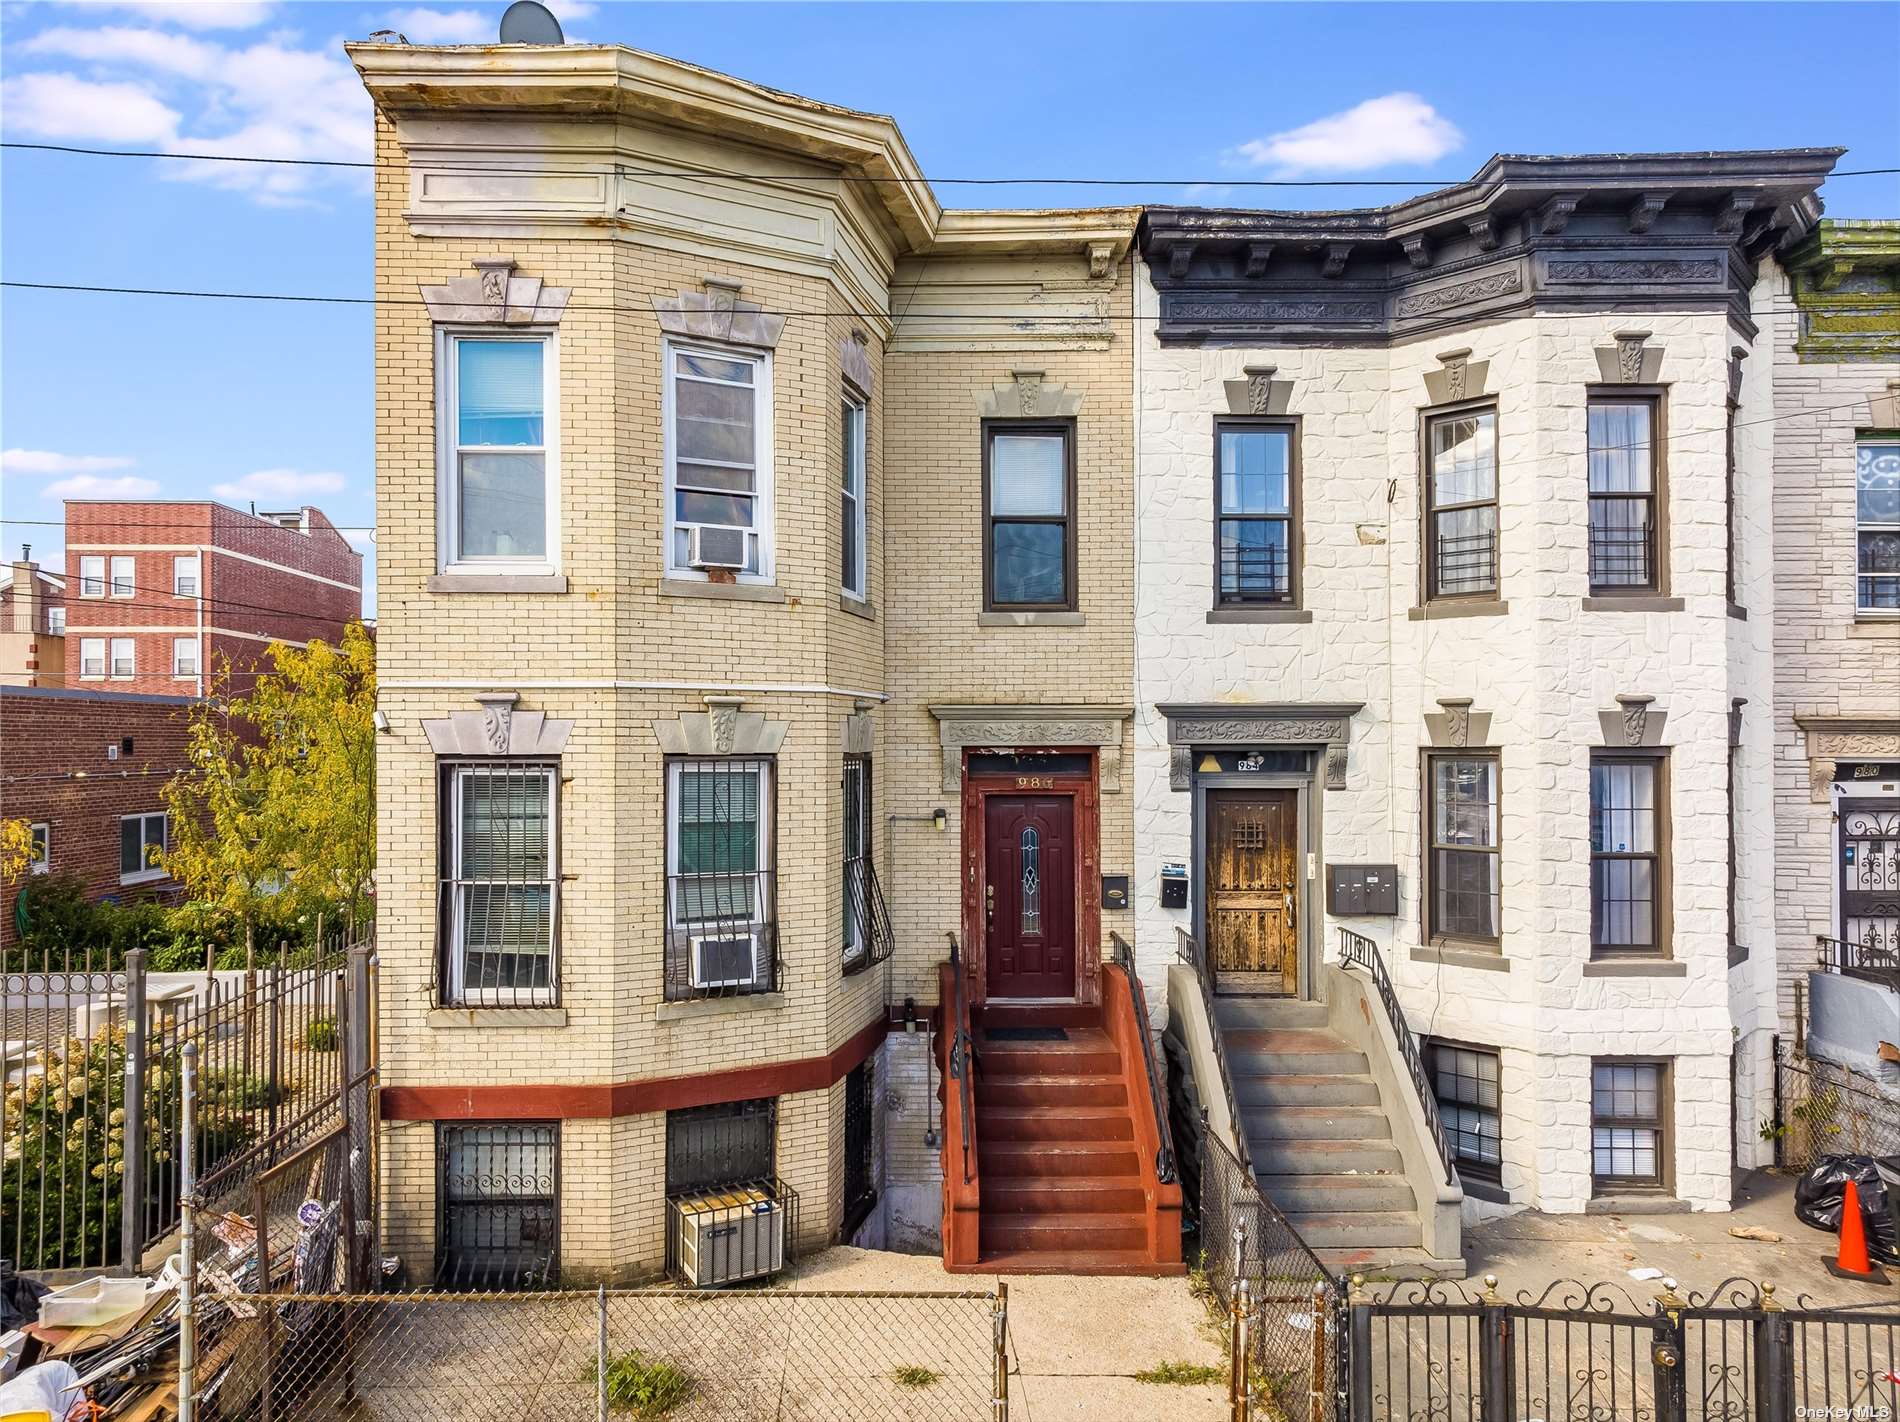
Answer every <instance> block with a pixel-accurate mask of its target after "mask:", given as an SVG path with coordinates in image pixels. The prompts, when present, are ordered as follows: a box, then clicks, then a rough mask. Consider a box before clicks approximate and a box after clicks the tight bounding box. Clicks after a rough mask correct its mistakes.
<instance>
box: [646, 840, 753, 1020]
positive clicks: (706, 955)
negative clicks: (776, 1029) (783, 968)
mask: <svg viewBox="0 0 1900 1422" xmlns="http://www.w3.org/2000/svg"><path fill="white" fill-rule="evenodd" d="M778 968H779V964H778V888H777V879H776V876H775V875H774V874H773V873H772V871H771V870H770V869H754V870H747V871H743V872H733V873H712V874H669V875H667V877H666V964H665V977H666V988H665V995H666V999H667V1001H669V1002H678V1001H681V1000H683V999H686V998H696V997H743V996H745V995H746V994H748V993H759V992H776V991H778Z"/></svg>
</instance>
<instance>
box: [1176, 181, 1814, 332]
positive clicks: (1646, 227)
mask: <svg viewBox="0 0 1900 1422" xmlns="http://www.w3.org/2000/svg"><path fill="white" fill-rule="evenodd" d="M1844 151H1845V150H1843V149H1838V148H1795V149H1778V150H1773V151H1767V152H1750V153H1635V154H1630V153H1610V154H1587V155H1582V156H1575V157H1535V156H1524V155H1499V156H1497V157H1495V158H1492V159H1491V161H1490V162H1488V163H1486V164H1485V165H1484V167H1483V168H1482V169H1480V170H1479V172H1478V173H1477V175H1476V176H1475V177H1473V178H1472V179H1471V180H1470V181H1469V182H1465V183H1459V184H1457V185H1455V186H1453V187H1449V188H1441V189H1439V190H1438V191H1436V192H1430V193H1424V194H1421V195H1420V196H1418V197H1414V198H1408V199H1406V200H1405V201H1404V202H1400V203H1394V204H1392V205H1390V206H1387V207H1377V208H1360V209H1356V210H1350V211H1336V212H1280V211H1271V210H1265V209H1251V208H1211V207H1151V208H1148V209H1147V210H1146V213H1145V215H1144V216H1143V218H1142V221H1141V228H1140V233H1139V241H1140V246H1141V252H1142V256H1143V258H1144V259H1145V260H1146V262H1147V264H1148V269H1149V272H1150V274H1151V276H1152V277H1153V280H1154V284H1155V287H1156V289H1157V290H1158V291H1159V293H1160V296H1161V321H1160V324H1159V328H1158V335H1159V338H1160V339H1161V340H1162V341H1163V342H1164V343H1168V344H1227V345H1232V344H1258V343H1261V342H1278V343H1282V344H1284V343H1289V342H1292V343H1321V342H1324V343H1334V342H1349V343H1359V344H1367V343H1371V344H1376V343H1381V342H1384V341H1387V340H1390V339H1392V338H1393V337H1395V336H1403V335H1409V334H1412V333H1414V332H1424V331H1431V330H1435V329H1439V328H1442V327H1446V326H1457V325H1463V324H1467V323H1469V322H1472V321H1476V320H1490V319H1495V318H1496V317H1499V316H1505V315H1514V314H1520V313H1522V312H1525V311H1531V310H1617V311H1641V310H1646V309H1657V308H1664V307H1666V308H1668V309H1670V310H1684V309H1688V310H1698V309H1709V310H1721V309H1726V310H1728V311H1729V313H1730V314H1731V316H1732V317H1733V318H1734V319H1735V320H1736V322H1737V324H1739V325H1740V326H1742V327H1743V328H1744V329H1745V330H1749V331H1752V330H1753V327H1752V325H1751V324H1750V322H1749V318H1748V288H1749V286H1750V285H1752V283H1753V281H1754V275H1755V262H1756V260H1757V259H1758V258H1759V257H1760V255H1761V254H1762V253H1763V252H1765V251H1770V250H1777V249H1780V248H1784V247H1785V246H1787V245H1788V244H1789V243H1791V242H1794V241H1798V240H1799V239H1801V238H1802V237H1805V236H1806V235H1807V233H1808V232H1810V231H1811V230H1812V229H1813V227H1814V225H1815V223H1816V222H1817V221H1818V220H1819V218H1820V212H1821V204H1820V199H1819V198H1818V196H1817V195H1816V194H1817V190H1818V189H1819V187H1820V185H1821V182H1822V180H1823V179H1824V178H1825V177H1826V176H1827V174H1828V172H1829V171H1830V170H1831V169H1832V168H1833V166H1834V164H1835V162H1836V161H1837V160H1838V159H1839V157H1840V155H1841V154H1842V152H1844Z"/></svg>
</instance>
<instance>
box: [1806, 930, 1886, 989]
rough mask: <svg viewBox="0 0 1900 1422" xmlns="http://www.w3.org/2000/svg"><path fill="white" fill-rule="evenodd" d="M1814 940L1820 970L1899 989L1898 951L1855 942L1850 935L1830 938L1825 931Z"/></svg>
mask: <svg viewBox="0 0 1900 1422" xmlns="http://www.w3.org/2000/svg"><path fill="white" fill-rule="evenodd" d="M1814 942H1815V946H1816V948H1817V949H1818V950H1819V958H1820V967H1821V971H1822V972H1824V973H1838V974H1840V975H1841V976H1842V977H1844V978H1859V979H1861V980H1862V981H1863V982H1871V983H1879V984H1880V985H1881V986H1882V987H1888V988H1893V989H1894V990H1896V991H1900V951H1896V950H1895V949H1892V948H1885V947H1880V946H1878V945H1876V944H1873V943H1856V942H1854V941H1853V940H1852V939H1850V938H1832V937H1830V936H1828V935H1827V934H1825V933H1821V934H1816V935H1815V939H1814Z"/></svg>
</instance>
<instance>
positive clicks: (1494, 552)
mask: <svg viewBox="0 0 1900 1422" xmlns="http://www.w3.org/2000/svg"><path fill="white" fill-rule="evenodd" d="M1433 568H1434V570H1435V582H1436V587H1435V589H1434V590H1435V591H1436V592H1438V593H1440V594H1444V595H1456V594H1459V593H1471V592H1495V591H1497V586H1498V536H1497V534H1495V533H1465V534H1458V535H1456V536H1453V537H1444V536H1441V537H1440V538H1439V540H1438V550H1437V556H1436V557H1435V559H1434V560H1433Z"/></svg>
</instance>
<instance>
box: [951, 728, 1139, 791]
mask: <svg viewBox="0 0 1900 1422" xmlns="http://www.w3.org/2000/svg"><path fill="white" fill-rule="evenodd" d="M930 714H931V715H932V716H934V717H936V718H937V743H938V747H939V749H940V750H941V752H942V755H943V790H944V793H945V794H946V795H955V794H959V793H961V791H962V788H963V752H964V751H965V750H968V749H972V748H976V747H981V748H984V749H988V748H992V747H993V748H996V749H999V750H1047V749H1050V748H1051V747H1065V746H1088V747H1092V748H1094V750H1095V763H1096V768H1097V772H1098V775H1099V779H1100V783H1101V790H1102V793H1103V794H1105V795H1117V794H1120V793H1121V788H1122V726H1123V724H1124V723H1126V722H1127V721H1128V719H1129V718H1130V717H1132V716H1133V715H1134V714H1135V708H1134V707H1132V706H932V707H931V708H930Z"/></svg>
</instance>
